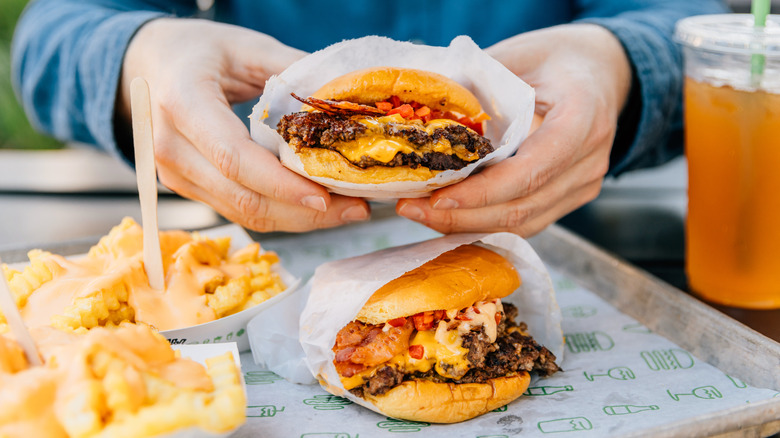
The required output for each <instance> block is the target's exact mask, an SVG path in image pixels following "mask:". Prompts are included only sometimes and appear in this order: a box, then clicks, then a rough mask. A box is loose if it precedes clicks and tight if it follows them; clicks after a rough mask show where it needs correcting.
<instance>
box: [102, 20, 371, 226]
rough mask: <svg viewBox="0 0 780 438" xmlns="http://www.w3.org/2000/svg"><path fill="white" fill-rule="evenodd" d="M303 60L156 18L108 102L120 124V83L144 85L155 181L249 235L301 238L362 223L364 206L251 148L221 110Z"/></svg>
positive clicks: (278, 46) (207, 28)
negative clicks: (139, 79) (148, 96)
mask: <svg viewBox="0 0 780 438" xmlns="http://www.w3.org/2000/svg"><path fill="white" fill-rule="evenodd" d="M304 54H305V53H304V52H301V51H299V50H296V49H293V48H291V47H288V46H285V45H284V44H282V43H280V42H279V41H277V40H275V39H273V38H271V37H269V36H267V35H264V34H261V33H258V32H254V31H251V30H247V29H244V28H241V27H236V26H231V25H226V24H219V23H214V22H210V21H204V20H195V19H158V20H154V21H151V22H149V23H147V24H146V25H144V26H143V27H141V29H140V30H139V31H138V33H137V34H136V35H135V37H133V40H132V41H131V43H130V46H129V47H128V49H127V53H126V54H125V58H124V62H123V70H122V77H121V84H120V92H119V94H118V98H119V102H118V103H117V105H119V106H118V109H119V111H120V114H121V115H123V116H124V117H126V118H127V119H128V120H129V114H130V82H131V81H132V80H133V78H135V77H138V76H140V77H143V78H144V79H146V81H147V82H148V83H149V88H150V93H151V103H152V123H153V134H154V143H155V161H156V163H157V172H158V177H159V179H160V182H161V183H162V184H164V185H165V186H166V187H168V188H170V189H171V190H173V191H175V192H176V193H178V194H180V195H182V196H185V197H187V198H191V199H195V200H199V201H202V202H205V203H207V204H209V205H211V206H212V207H214V208H215V209H216V210H217V211H218V212H219V213H220V214H222V215H223V216H224V217H226V218H227V219H229V220H231V221H234V222H237V223H239V224H241V225H244V226H246V227H248V228H251V229H253V230H258V231H272V230H282V231H306V230H311V229H315V228H325V227H333V226H337V225H341V224H344V223H347V222H352V221H357V220H365V219H367V218H368V217H369V214H370V212H369V207H368V204H366V202H365V201H363V200H361V199H356V198H349V197H344V196H338V195H332V196H331V195H329V194H328V192H327V191H326V190H325V188H323V187H322V186H320V185H319V184H316V183H314V182H311V181H309V180H307V179H305V178H303V177H302V176H300V175H298V174H296V173H294V172H292V171H290V170H288V169H287V168H285V167H283V166H282V165H281V164H280V162H279V160H278V158H276V157H275V156H274V155H273V154H272V153H271V152H269V151H268V150H267V149H265V148H263V147H261V146H259V145H258V144H257V143H255V142H254V141H252V139H251V138H250V136H249V132H248V130H247V129H246V127H245V125H244V124H243V122H242V121H241V120H239V118H238V117H237V116H236V115H235V114H234V113H233V111H232V109H231V104H233V103H237V102H244V101H247V100H250V99H254V98H257V97H258V96H259V95H260V94H261V93H262V90H263V86H264V85H265V81H266V80H267V79H268V78H269V77H270V76H271V75H274V74H278V73H280V72H281V71H282V70H284V69H285V68H286V67H287V66H288V65H290V64H291V63H293V62H295V61H296V60H298V59H299V58H301V57H302V56H303V55H304Z"/></svg>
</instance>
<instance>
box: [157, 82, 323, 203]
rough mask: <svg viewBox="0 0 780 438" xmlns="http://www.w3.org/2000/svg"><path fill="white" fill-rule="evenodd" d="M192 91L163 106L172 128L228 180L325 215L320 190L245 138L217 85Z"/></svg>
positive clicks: (241, 126)
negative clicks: (322, 212)
mask: <svg viewBox="0 0 780 438" xmlns="http://www.w3.org/2000/svg"><path fill="white" fill-rule="evenodd" d="M209 84H210V86H212V87H214V88H212V89H211V90H209V89H204V88H203V86H201V88H200V89H199V90H198V91H196V92H193V91H192V90H188V91H187V92H181V91H183V90H180V92H178V93H177V92H174V96H177V97H173V98H171V99H170V100H167V101H164V102H165V103H164V104H163V108H164V109H165V110H166V115H167V117H168V118H169V119H170V120H171V121H172V124H173V125H174V127H175V128H176V130H177V131H179V132H180V133H181V134H182V135H184V136H185V138H186V139H187V140H188V141H189V143H191V144H192V145H194V146H195V147H196V148H197V149H198V151H199V152H200V154H202V155H203V156H204V157H206V158H207V159H208V161H210V162H211V164H212V165H213V166H214V167H215V168H216V169H217V170H219V172H220V173H221V174H222V175H223V176H224V177H225V178H227V179H229V180H232V181H235V182H237V183H239V184H241V185H243V186H246V187H247V188H249V189H251V190H252V191H255V192H258V193H260V194H262V195H264V196H268V197H270V198H271V199H274V200H277V201H281V202H284V203H286V204H290V205H303V206H306V207H310V208H314V209H317V210H320V211H325V210H326V209H327V208H328V204H329V203H330V195H329V194H328V192H327V191H326V190H325V188H324V187H322V186H320V185H319V184H316V183H314V182H312V181H309V180H307V179H305V178H303V177H302V176H300V175H297V174H295V173H293V172H291V171H290V170H288V169H287V168H285V167H284V166H282V164H281V163H280V162H279V160H278V158H276V156H274V155H273V154H272V153H271V152H270V151H268V150H267V149H265V148H264V147H262V146H260V145H258V144H257V143H255V142H254V141H252V139H251V138H250V137H249V132H248V131H247V129H246V127H245V126H244V124H243V123H242V122H241V121H240V120H239V119H238V118H237V117H236V115H235V114H234V113H233V111H232V109H231V108H230V106H229V105H227V103H226V102H225V98H224V96H222V95H221V94H220V92H219V90H218V86H217V85H216V84H215V83H207V84H206V85H205V86H206V87H208V86H209Z"/></svg>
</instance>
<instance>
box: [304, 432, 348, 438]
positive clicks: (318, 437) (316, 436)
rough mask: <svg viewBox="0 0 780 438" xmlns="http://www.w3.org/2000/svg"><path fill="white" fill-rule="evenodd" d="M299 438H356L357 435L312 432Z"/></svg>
mask: <svg viewBox="0 0 780 438" xmlns="http://www.w3.org/2000/svg"><path fill="white" fill-rule="evenodd" d="M301 438H358V434H355V436H354V437H353V436H352V435H350V434H348V433H344V432H335V433H334V432H314V433H304V434H303V435H301Z"/></svg>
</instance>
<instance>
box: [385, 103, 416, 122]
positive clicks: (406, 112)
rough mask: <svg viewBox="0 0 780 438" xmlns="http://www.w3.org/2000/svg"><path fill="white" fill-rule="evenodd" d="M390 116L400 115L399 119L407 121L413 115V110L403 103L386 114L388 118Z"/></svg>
mask: <svg viewBox="0 0 780 438" xmlns="http://www.w3.org/2000/svg"><path fill="white" fill-rule="evenodd" d="M391 114H400V115H401V117H403V118H405V119H408V118H410V117H412V116H413V115H414V108H412V106H411V105H409V104H408V103H405V104H403V105H401V106H399V107H398V108H393V109H391V110H390V111H388V112H387V115H388V116H389V115H391Z"/></svg>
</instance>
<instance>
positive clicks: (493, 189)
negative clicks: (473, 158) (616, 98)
mask: <svg viewBox="0 0 780 438" xmlns="http://www.w3.org/2000/svg"><path fill="white" fill-rule="evenodd" d="M588 123H589V116H587V115H584V114H583V113H581V112H574V113H573V114H572V112H571V111H568V110H561V111H555V110H554V111H551V112H550V113H548V115H547V117H546V118H545V119H544V121H543V122H542V123H541V125H539V127H538V129H536V130H535V131H534V132H533V134H531V135H530V136H529V137H528V138H527V139H526V140H525V141H524V142H523V143H522V144H521V145H520V148H519V149H518V151H517V153H516V154H515V155H513V156H511V157H509V158H507V159H505V160H504V161H502V162H500V163H498V164H496V165H493V166H490V167H488V168H486V169H484V170H483V171H482V172H480V173H477V174H472V175H469V177H468V178H466V179H465V180H463V181H461V182H459V183H457V184H454V185H452V186H449V187H445V188H443V189H440V190H437V191H436V192H435V193H434V194H433V195H432V196H431V205H432V206H433V208H437V209H448V208H479V207H484V206H488V205H496V204H501V203H504V202H508V201H510V200H512V199H517V198H521V197H526V196H529V195H531V194H533V193H535V192H536V191H538V190H539V189H540V188H542V187H544V186H545V184H547V183H548V182H549V181H550V180H552V179H554V178H557V177H558V176H560V174H561V173H563V172H564V171H566V170H567V169H569V168H570V167H571V166H572V165H573V163H575V162H577V161H578V160H580V159H581V158H582V156H581V154H583V153H585V152H583V150H584V149H585V148H582V147H579V146H580V145H582V144H583V142H584V141H585V134H587V132H588V129H587V128H585V129H583V128H582V127H583V125H587V124H588ZM583 132H584V133H583Z"/></svg>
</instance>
